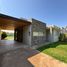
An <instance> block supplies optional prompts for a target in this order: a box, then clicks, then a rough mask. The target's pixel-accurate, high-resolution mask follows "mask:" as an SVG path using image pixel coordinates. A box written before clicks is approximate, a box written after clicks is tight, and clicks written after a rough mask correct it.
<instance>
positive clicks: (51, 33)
mask: <svg viewBox="0 0 67 67" xmlns="http://www.w3.org/2000/svg"><path fill="white" fill-rule="evenodd" d="M60 33H61V29H60V28H59V27H57V26H55V25H53V26H48V27H47V30H46V34H47V35H46V40H47V42H57V41H59V36H60Z"/></svg>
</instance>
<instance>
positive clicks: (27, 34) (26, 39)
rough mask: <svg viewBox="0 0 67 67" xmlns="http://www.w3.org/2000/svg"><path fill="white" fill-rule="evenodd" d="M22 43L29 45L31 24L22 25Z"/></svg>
mask: <svg viewBox="0 0 67 67" xmlns="http://www.w3.org/2000/svg"><path fill="white" fill-rule="evenodd" d="M23 43H24V44H27V45H31V25H28V26H25V27H23Z"/></svg>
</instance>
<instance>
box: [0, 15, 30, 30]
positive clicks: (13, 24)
mask: <svg viewBox="0 0 67 67" xmlns="http://www.w3.org/2000/svg"><path fill="white" fill-rule="evenodd" d="M30 24H31V22H30V21H27V20H25V19H19V18H15V17H11V16H8V15H4V14H0V28H1V29H7V30H13V29H15V28H17V27H23V26H27V25H30Z"/></svg>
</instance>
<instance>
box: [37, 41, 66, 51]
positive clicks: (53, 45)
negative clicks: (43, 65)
mask: <svg viewBox="0 0 67 67" xmlns="http://www.w3.org/2000/svg"><path fill="white" fill-rule="evenodd" d="M59 45H67V42H55V43H51V44H48V45H45V46H42V47H40V48H38V49H37V50H39V51H40V52H42V51H43V50H45V49H49V48H56V47H57V46H59Z"/></svg>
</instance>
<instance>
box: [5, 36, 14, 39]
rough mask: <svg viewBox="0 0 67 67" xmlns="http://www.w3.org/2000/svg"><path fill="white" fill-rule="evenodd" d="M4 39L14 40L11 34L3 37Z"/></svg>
mask: <svg viewBox="0 0 67 67" xmlns="http://www.w3.org/2000/svg"><path fill="white" fill-rule="evenodd" d="M5 40H14V37H13V36H7V37H6V38H5Z"/></svg>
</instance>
